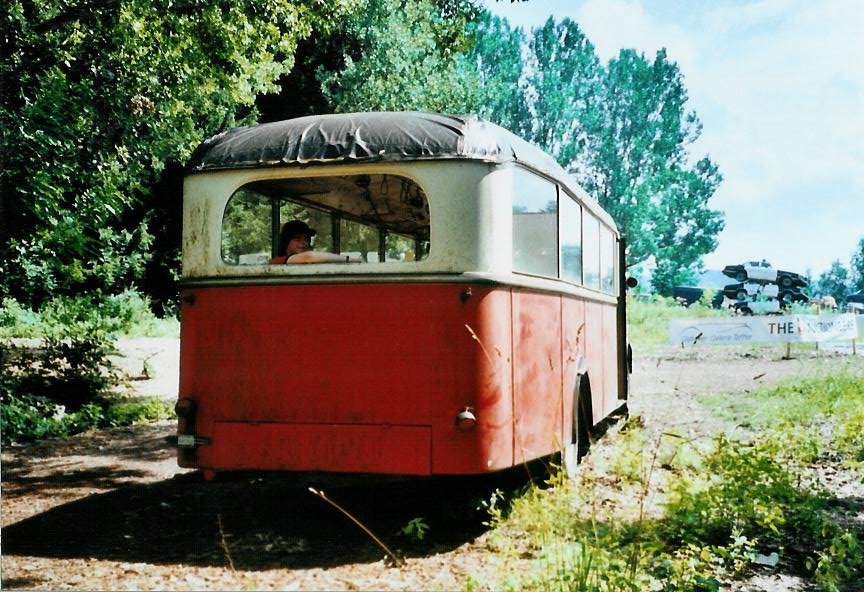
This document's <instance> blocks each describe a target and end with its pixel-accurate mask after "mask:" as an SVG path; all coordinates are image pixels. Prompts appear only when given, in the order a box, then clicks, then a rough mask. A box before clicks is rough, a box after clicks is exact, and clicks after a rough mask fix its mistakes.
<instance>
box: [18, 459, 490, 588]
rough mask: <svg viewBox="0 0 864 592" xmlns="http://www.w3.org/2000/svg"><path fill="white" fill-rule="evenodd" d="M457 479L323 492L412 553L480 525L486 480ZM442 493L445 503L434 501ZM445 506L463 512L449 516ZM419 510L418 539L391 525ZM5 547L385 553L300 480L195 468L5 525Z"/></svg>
mask: <svg viewBox="0 0 864 592" xmlns="http://www.w3.org/2000/svg"><path fill="white" fill-rule="evenodd" d="M464 484H465V482H464V481H463V482H446V483H443V484H442V483H430V482H425V481H424V482H408V483H404V482H403V483H390V484H387V483H385V484H374V485H363V486H351V487H338V488H335V489H330V490H326V491H327V496H328V497H329V498H330V499H331V500H333V501H335V502H337V503H338V504H339V505H341V506H343V507H344V508H346V509H347V510H348V511H349V512H351V513H352V514H353V515H354V516H355V517H356V518H357V519H358V520H360V521H361V522H362V523H363V524H364V525H365V526H366V527H368V528H369V529H370V530H372V532H374V533H375V534H376V535H377V536H378V537H379V538H381V539H382V540H383V541H384V542H385V544H387V546H388V547H390V548H391V549H394V550H398V551H397V553H399V554H401V555H403V556H420V555H426V554H429V553H436V552H444V551H448V550H451V549H453V548H455V547H457V546H459V545H461V544H463V543H465V542H467V541H470V540H473V539H474V538H475V537H476V536H478V535H479V534H480V533H481V532H483V530H484V528H485V527H484V526H483V524H482V522H483V520H484V516H483V515H482V514H481V513H474V514H473V515H471V514H470V512H467V509H469V508H470V507H472V505H476V503H477V501H478V499H479V497H480V496H485V495H488V494H490V493H491V490H492V489H490V488H494V484H490V483H485V482H484V483H482V484H479V485H478V484H477V483H472V484H469V485H468V486H465V485H464ZM444 499H447V500H449V502H450V503H448V504H446V505H445V504H442V500H444ZM442 507H443V508H444V510H442ZM453 508H457V509H461V510H462V514H461V516H460V515H459V514H458V513H457V514H456V516H455V517H454V516H453V515H452V514H449V515H448V511H449V510H452V509H453ZM418 517H420V518H423V520H424V522H426V523H427V524H429V525H430V526H431V529H430V530H429V532H428V536H426V537H424V540H422V541H412V540H410V539H409V538H407V537H406V536H405V535H400V534H398V533H399V531H400V528H401V527H403V526H405V525H406V524H408V522H409V521H411V520H412V519H414V518H418ZM3 553H4V554H7V555H25V556H31V557H51V558H95V559H101V560H111V561H121V562H130V563H139V562H144V563H154V564H171V563H183V564H185V565H198V566H226V567H227V566H229V565H232V564H233V567H234V568H236V569H247V570H248V569H269V568H274V567H281V568H293V569H297V568H310V567H332V566H336V565H343V564H349V563H367V562H375V561H378V560H380V559H381V558H382V557H384V555H385V553H384V551H383V550H382V549H381V547H379V546H378V545H377V544H376V543H375V542H374V541H373V540H372V539H371V538H370V537H369V536H368V535H367V534H365V533H364V532H363V531H362V530H361V529H360V528H358V527H357V526H356V525H355V524H354V523H353V522H351V521H350V520H349V519H348V518H347V517H345V516H344V515H343V514H342V513H340V512H339V511H338V510H337V509H335V508H334V507H333V506H331V505H329V504H328V503H327V502H326V501H324V500H322V499H321V498H319V497H317V496H316V495H314V494H313V493H311V492H310V491H309V490H308V488H307V487H306V484H305V483H299V482H297V481H296V480H294V481H288V480H285V479H284V478H277V477H272V476H267V475H265V476H237V477H234V478H233V479H231V480H218V481H214V482H205V481H203V480H202V479H201V477H200V474H199V473H186V474H182V475H178V476H176V477H174V478H173V479H169V480H164V481H160V482H156V483H150V484H145V485H138V484H134V485H126V486H120V487H119V488H117V489H115V490H113V491H110V492H108V493H103V494H96V495H91V496H89V497H86V498H83V499H79V500H76V501H74V502H70V503H66V504H63V505H60V506H56V507H54V508H52V509H50V510H48V511H46V512H43V513H41V514H38V515H35V516H32V517H30V518H27V519H25V520H22V521H20V522H17V523H15V524H11V525H8V526H6V527H4V528H3ZM4 585H7V586H8V582H4Z"/></svg>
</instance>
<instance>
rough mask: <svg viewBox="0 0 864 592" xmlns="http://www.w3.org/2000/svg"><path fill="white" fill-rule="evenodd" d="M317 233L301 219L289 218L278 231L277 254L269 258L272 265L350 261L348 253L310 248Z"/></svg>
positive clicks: (354, 260) (353, 260)
mask: <svg viewBox="0 0 864 592" xmlns="http://www.w3.org/2000/svg"><path fill="white" fill-rule="evenodd" d="M316 234H318V232H317V231H316V230H315V229H314V228H309V226H308V225H307V224H306V223H305V222H303V221H302V220H290V221H288V222H286V223H285V224H284V225H283V226H282V232H280V233H279V251H278V252H279V255H277V256H276V257H273V258H272V259H271V260H270V263H271V264H272V265H278V264H282V263H286V264H287V263H352V262H356V261H357V260H356V259H352V258H351V257H349V256H348V255H337V254H336V253H323V252H320V251H313V250H312V237H313V236H315V235H316Z"/></svg>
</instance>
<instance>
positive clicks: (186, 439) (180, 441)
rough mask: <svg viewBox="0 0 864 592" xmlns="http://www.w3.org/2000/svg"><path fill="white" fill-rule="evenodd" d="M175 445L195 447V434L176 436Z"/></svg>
mask: <svg viewBox="0 0 864 592" xmlns="http://www.w3.org/2000/svg"><path fill="white" fill-rule="evenodd" d="M177 446H179V447H180V448H195V436H189V435H182V436H177Z"/></svg>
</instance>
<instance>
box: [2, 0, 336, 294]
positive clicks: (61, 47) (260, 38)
mask: <svg viewBox="0 0 864 592" xmlns="http://www.w3.org/2000/svg"><path fill="white" fill-rule="evenodd" d="M349 3H350V0H326V1H322V0H269V1H268V2H265V3H261V2H253V1H251V0H224V1H222V2H219V3H215V2H211V1H209V0H181V1H180V2H173V1H169V0H157V1H155V2H153V1H151V0H124V1H122V2H121V1H119V0H92V1H90V2H87V1H86V0H85V1H82V2H81V3H79V4H71V5H70V4H69V3H68V2H65V1H62V0H38V1H36V2H33V1H28V0H13V1H12V2H9V3H6V4H4V7H3V8H2V13H0V20H2V23H3V27H4V30H5V35H4V37H3V56H4V57H3V61H2V65H0V88H2V89H3V92H4V96H3V104H2V107H0V126H2V129H3V130H4V134H3V138H2V147H0V149H2V155H3V163H2V164H3V167H2V177H0V179H2V188H3V191H2V193H0V195H2V197H0V200H2V201H0V213H2V215H0V295H13V296H16V297H18V298H20V299H22V300H24V301H27V302H28V303H30V304H38V303H39V302H40V301H41V300H43V299H44V298H46V297H49V296H51V295H55V294H61V293H74V292H80V291H84V290H90V291H92V290H97V291H101V290H104V291H106V292H112V291H116V290H122V288H124V287H126V286H128V285H130V284H132V283H134V282H136V281H138V280H140V278H141V277H142V274H143V273H144V270H145V267H146V266H147V265H148V263H149V260H150V258H151V249H152V247H153V240H154V237H153V233H152V231H151V229H152V227H153V226H154V224H158V223H159V222H158V221H157V220H155V219H154V218H155V214H156V212H157V211H158V209H157V208H154V207H153V206H154V203H153V196H152V194H151V192H150V188H151V187H152V186H153V184H154V182H156V181H157V180H158V179H159V177H160V174H161V173H162V171H163V170H164V169H165V167H166V165H171V164H172V163H176V164H180V163H183V162H184V161H185V160H186V159H187V157H188V156H189V154H190V152H191V150H192V149H193V148H194V147H195V146H196V145H197V144H198V143H199V142H200V141H201V140H202V139H203V138H205V137H207V136H209V135H212V134H214V133H216V132H218V131H221V130H224V129H226V128H227V127H229V126H232V125H235V124H237V123H243V122H249V121H253V120H254V110H253V104H254V100H255V98H256V95H257V94H259V93H262V92H265V91H268V90H270V89H272V88H273V87H274V81H275V80H276V79H277V77H278V76H279V75H280V74H283V73H285V72H287V71H290V69H291V67H292V65H293V59H292V58H293V54H294V51H295V49H296V46H297V43H298V41H299V40H301V39H303V38H305V37H307V36H309V35H310V34H311V32H312V30H313V28H316V27H318V28H324V27H326V26H327V22H328V19H331V18H337V19H338V17H340V16H342V15H344V14H345V13H346V10H347V7H348V5H349ZM161 209H163V210H165V209H171V206H170V205H162V208H161ZM178 246H179V245H178Z"/></svg>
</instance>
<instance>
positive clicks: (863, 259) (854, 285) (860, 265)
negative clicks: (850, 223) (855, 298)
mask: <svg viewBox="0 0 864 592" xmlns="http://www.w3.org/2000/svg"><path fill="white" fill-rule="evenodd" d="M849 268H850V269H851V270H852V276H851V277H850V278H849V290H850V292H859V291H861V290H864V237H862V238H861V240H859V241H858V247H857V248H856V249H855V251H854V252H853V253H852V260H851V261H850V265H849Z"/></svg>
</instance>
